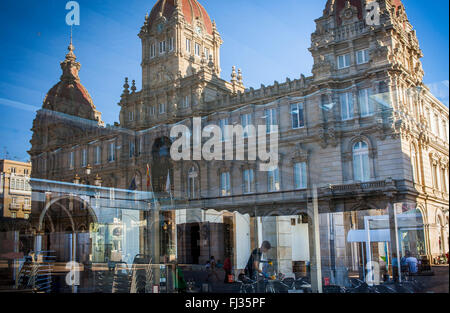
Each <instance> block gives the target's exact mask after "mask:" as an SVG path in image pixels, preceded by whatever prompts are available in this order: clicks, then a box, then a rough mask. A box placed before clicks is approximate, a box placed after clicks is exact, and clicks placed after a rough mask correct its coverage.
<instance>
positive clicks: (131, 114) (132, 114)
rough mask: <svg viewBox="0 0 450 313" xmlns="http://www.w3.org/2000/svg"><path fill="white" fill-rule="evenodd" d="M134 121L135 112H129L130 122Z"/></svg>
mask: <svg viewBox="0 0 450 313" xmlns="http://www.w3.org/2000/svg"><path fill="white" fill-rule="evenodd" d="M133 119H134V112H133V111H130V112H128V120H129V121H130V122H132V121H133Z"/></svg>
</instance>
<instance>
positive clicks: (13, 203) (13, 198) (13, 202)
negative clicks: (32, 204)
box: [11, 197, 18, 205]
mask: <svg viewBox="0 0 450 313" xmlns="http://www.w3.org/2000/svg"><path fill="white" fill-rule="evenodd" d="M11 204H12V205H17V204H18V202H17V197H12V198H11Z"/></svg>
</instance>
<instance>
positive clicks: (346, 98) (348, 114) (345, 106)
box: [340, 92, 353, 121]
mask: <svg viewBox="0 0 450 313" xmlns="http://www.w3.org/2000/svg"><path fill="white" fill-rule="evenodd" d="M340 100H341V117H342V120H344V121H346V120H350V119H352V118H353V95H352V93H350V92H347V93H343V94H341V96H340Z"/></svg>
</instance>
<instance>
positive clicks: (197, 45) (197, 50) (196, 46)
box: [195, 43, 200, 57]
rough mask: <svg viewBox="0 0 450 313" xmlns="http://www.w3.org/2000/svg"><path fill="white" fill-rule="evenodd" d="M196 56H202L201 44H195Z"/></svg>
mask: <svg viewBox="0 0 450 313" xmlns="http://www.w3.org/2000/svg"><path fill="white" fill-rule="evenodd" d="M195 55H196V56H198V57H199V56H200V44H198V43H195Z"/></svg>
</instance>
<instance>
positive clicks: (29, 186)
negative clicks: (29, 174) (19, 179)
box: [25, 179, 31, 191]
mask: <svg viewBox="0 0 450 313" xmlns="http://www.w3.org/2000/svg"><path fill="white" fill-rule="evenodd" d="M25 190H26V191H31V184H30V180H29V179H27V180H25Z"/></svg>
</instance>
